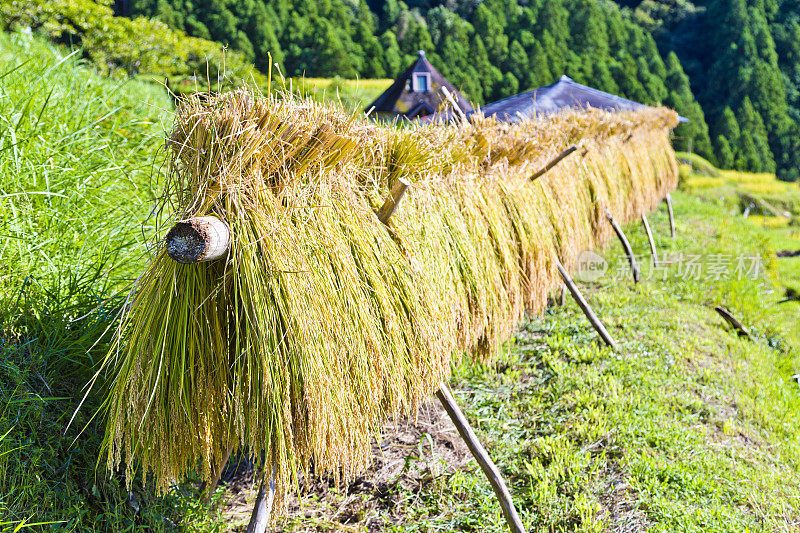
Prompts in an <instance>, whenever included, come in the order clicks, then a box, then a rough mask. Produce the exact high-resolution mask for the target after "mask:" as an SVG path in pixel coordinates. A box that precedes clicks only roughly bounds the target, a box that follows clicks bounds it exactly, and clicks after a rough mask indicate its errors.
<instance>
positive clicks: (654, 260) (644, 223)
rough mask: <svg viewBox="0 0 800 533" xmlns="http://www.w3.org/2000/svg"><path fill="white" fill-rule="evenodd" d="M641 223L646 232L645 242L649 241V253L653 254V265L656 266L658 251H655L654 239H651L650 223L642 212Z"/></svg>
mask: <svg viewBox="0 0 800 533" xmlns="http://www.w3.org/2000/svg"><path fill="white" fill-rule="evenodd" d="M642 225H643V226H644V231H645V232H646V233H647V242H649V243H650V253H651V254H653V266H654V267H657V266H658V252H657V251H656V241H654V240H653V232H652V231H650V223H649V222H648V221H647V215H645V214H644V213H642Z"/></svg>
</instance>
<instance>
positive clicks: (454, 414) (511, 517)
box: [436, 383, 525, 533]
mask: <svg viewBox="0 0 800 533" xmlns="http://www.w3.org/2000/svg"><path fill="white" fill-rule="evenodd" d="M436 397H437V398H439V401H440V402H442V405H443V406H444V409H445V411H447V414H448V415H449V416H450V419H451V420H452V421H453V424H455V426H456V429H457V430H458V434H459V435H461V438H462V439H464V442H466V443H467V448H469V451H470V453H472V456H473V457H475V461H477V462H478V465H479V466H480V467H481V470H483V473H484V474H486V477H487V478H488V479H489V483H490V484H491V485H492V489H493V490H494V493H495V495H496V496H497V499H498V500H500V508H501V509H502V510H503V516H504V517H505V519H506V522H508V528H509V529H510V530H511V532H512V533H525V528H524V527H523V526H522V521H521V520H520V518H519V515H518V514H517V510H516V508H515V507H514V502H513V501H512V499H511V493H510V492H508V487H506V484H505V481H503V476H502V474H501V473H500V471H499V470H498V469H497V466H496V465H495V464H494V461H492V458H491V457H489V454H488V453H486V449H484V447H483V446H482V445H481V443H480V441H479V440H478V437H476V436H475V432H473V431H472V428H471V427H470V425H469V422H468V421H467V419H466V417H465V416H464V413H462V412H461V409H459V407H458V404H457V403H456V400H455V398H453V394H452V393H451V392H450V387H448V386H447V383H442V385H441V386H440V387H439V390H438V391H436Z"/></svg>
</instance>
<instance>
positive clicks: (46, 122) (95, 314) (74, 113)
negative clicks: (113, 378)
mask: <svg viewBox="0 0 800 533" xmlns="http://www.w3.org/2000/svg"><path fill="white" fill-rule="evenodd" d="M77 56H78V54H77V53H72V54H70V55H66V54H65V53H64V51H63V50H57V49H55V48H53V47H52V45H45V44H44V43H43V42H42V41H41V40H39V39H36V38H33V37H31V36H26V35H24V34H23V35H16V36H14V37H9V36H8V35H7V34H0V154H2V155H0V235H2V238H0V529H2V530H3V531H13V530H15V529H14V528H15V527H16V526H17V525H19V524H20V523H22V522H23V521H27V523H28V524H30V523H35V522H49V521H55V522H56V524H54V525H53V526H52V527H53V528H55V529H57V530H61V531H91V530H98V531H125V530H128V531H130V530H131V528H132V527H133V526H135V525H138V526H139V527H140V528H146V529H148V530H150V531H159V530H165V529H169V527H168V524H169V521H170V520H172V521H173V522H179V521H180V520H182V516H183V515H184V514H186V513H188V514H191V512H192V511H191V506H190V505H189V504H188V503H186V502H185V501H184V499H182V498H180V497H179V496H178V494H177V493H175V494H172V495H170V496H169V497H168V498H166V499H158V500H154V498H153V497H152V496H151V495H150V493H148V492H147V491H141V492H139V506H140V508H141V512H140V513H138V514H137V513H134V511H133V509H131V508H130V506H128V505H127V504H126V498H127V492H125V491H124V490H122V489H121V488H120V483H119V480H118V479H115V480H111V479H109V477H108V476H107V474H106V473H105V472H103V471H98V470H96V464H97V458H98V454H99V449H100V444H101V441H102V424H100V419H98V418H97V417H95V416H94V412H95V410H96V409H97V408H98V406H99V405H100V403H101V401H102V399H103V394H104V393H103V391H102V390H101V389H100V388H98V390H96V391H94V392H93V393H92V394H90V395H89V396H88V397H87V398H86V403H85V405H84V408H83V409H82V410H81V411H80V412H79V413H78V415H77V417H76V419H75V421H74V422H73V424H72V426H71V427H70V428H69V429H67V423H68V422H69V420H70V417H71V416H72V414H73V412H74V411H75V409H76V407H77V406H78V404H79V402H80V401H81V398H82V397H83V394H84V392H85V390H84V385H85V384H86V383H87V381H88V380H89V378H90V377H91V376H92V374H93V373H94V372H95V370H96V367H95V363H96V362H97V361H98V360H99V359H100V358H101V357H102V356H103V355H104V354H105V351H106V349H107V344H106V342H105V340H104V335H103V333H104V332H105V331H106V330H107V328H109V327H110V326H111V325H112V324H113V323H114V320H115V315H116V313H117V311H118V309H119V305H120V303H121V301H120V299H119V298H117V297H115V295H117V294H119V293H124V292H125V291H126V290H127V287H128V285H129V284H130V283H131V281H132V280H133V279H134V277H135V276H136V275H138V272H139V271H140V270H141V268H142V263H143V261H142V259H143V252H144V250H143V248H142V246H141V244H142V242H143V233H145V234H148V233H149V232H150V231H152V228H148V227H147V226H146V227H145V228H144V232H143V228H142V225H141V223H142V221H143V220H145V219H146V218H147V215H148V213H149V212H150V209H151V205H152V201H153V194H152V192H151V189H150V186H149V185H150V178H151V175H152V172H153V168H152V161H153V159H154V157H155V155H156V152H157V151H158V150H159V148H160V147H161V146H162V145H163V140H162V139H163V130H162V123H163V122H166V121H168V120H169V113H168V112H167V111H166V110H165V109H166V108H169V107H170V105H171V104H170V100H169V98H168V97H167V95H166V94H165V91H164V90H163V89H159V87H158V86H156V85H153V84H150V83H140V82H136V81H118V80H117V81H115V80H112V79H109V78H107V77H101V76H98V75H97V74H96V73H94V72H92V70H91V69H90V68H87V66H86V65H85V64H82V61H80V60H79V59H78V58H77ZM135 486H137V487H140V486H141V481H140V480H136V481H135ZM194 506H195V507H197V505H196V504H194ZM41 529H44V528H41ZM22 530H23V531H28V529H25V528H24V527H23V529H22Z"/></svg>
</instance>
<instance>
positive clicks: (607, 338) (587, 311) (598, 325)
mask: <svg viewBox="0 0 800 533" xmlns="http://www.w3.org/2000/svg"><path fill="white" fill-rule="evenodd" d="M556 266H557V267H558V272H559V273H560V274H561V278H562V279H563V280H564V284H565V285H566V286H567V289H569V292H570V294H572V297H573V298H574V299H575V301H576V302H577V303H578V307H580V308H581V311H583V314H584V315H586V318H588V319H589V322H591V324H592V327H593V328H594V330H595V331H596V332H597V334H598V335H600V338H601V339H603V342H605V343H606V345H608V346H609V347H610V348H611V349H612V350H614V351H616V350H617V343H616V342H615V341H614V339H613V338H612V337H611V335H610V334H609V333H608V331H607V330H606V327H605V326H604V325H603V323H602V322H600V319H599V318H597V315H596V314H594V311H592V308H591V307H590V306H589V304H588V302H587V301H586V299H585V298H584V297H583V295H582V294H581V291H580V290H578V286H577V285H575V282H574V281H572V278H571V277H569V274H568V273H567V269H566V268H564V265H562V264H561V261H559V260H558V259H556Z"/></svg>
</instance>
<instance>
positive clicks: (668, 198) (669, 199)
mask: <svg viewBox="0 0 800 533" xmlns="http://www.w3.org/2000/svg"><path fill="white" fill-rule="evenodd" d="M664 200H666V202H667V211H668V212H669V236H670V237H672V238H673V239H674V238H675V213H673V212H672V195H671V194H670V193H667V195H666V196H665V197H664Z"/></svg>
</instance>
